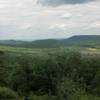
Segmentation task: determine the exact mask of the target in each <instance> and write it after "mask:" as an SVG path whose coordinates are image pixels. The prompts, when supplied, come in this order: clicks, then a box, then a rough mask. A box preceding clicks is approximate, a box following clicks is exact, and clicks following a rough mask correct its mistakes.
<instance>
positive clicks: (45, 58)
mask: <svg viewBox="0 0 100 100" xmlns="http://www.w3.org/2000/svg"><path fill="white" fill-rule="evenodd" d="M14 91H15V92H14ZM19 96H20V97H22V98H23V99H24V100H100V57H96V56H93V57H92V56H91V57H86V56H85V57H83V56H82V55H81V54H80V53H79V52H77V51H68V52H59V53H51V52H48V53H47V55H42V56H39V55H37V56H36V55H34V54H31V55H27V54H19V55H18V54H17V55H16V54H14V53H7V52H3V51H1V52H0V100H20V99H19Z"/></svg>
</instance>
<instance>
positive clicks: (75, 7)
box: [0, 0, 100, 40]
mask: <svg viewBox="0 0 100 100" xmlns="http://www.w3.org/2000/svg"><path fill="white" fill-rule="evenodd" d="M73 35H100V0H0V40H6V39H16V40H37V39H47V38H67V37H70V36H73Z"/></svg>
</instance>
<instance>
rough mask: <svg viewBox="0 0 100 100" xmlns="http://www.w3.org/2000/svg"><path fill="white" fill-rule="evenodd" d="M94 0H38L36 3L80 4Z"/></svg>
mask: <svg viewBox="0 0 100 100" xmlns="http://www.w3.org/2000/svg"><path fill="white" fill-rule="evenodd" d="M90 1H96V0H38V3H41V4H44V5H51V6H57V5H62V4H81V3H87V2H90Z"/></svg>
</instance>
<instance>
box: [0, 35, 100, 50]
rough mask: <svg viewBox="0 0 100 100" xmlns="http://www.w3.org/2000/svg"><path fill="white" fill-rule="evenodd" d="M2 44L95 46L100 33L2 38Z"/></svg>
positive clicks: (21, 45) (99, 39) (99, 42)
mask: <svg viewBox="0 0 100 100" xmlns="http://www.w3.org/2000/svg"><path fill="white" fill-rule="evenodd" d="M0 45H8V46H17V47H30V48H54V47H60V46H74V45H75V46H82V47H95V46H99V45H100V35H77V36H72V37H70V38H67V39H44V40H36V41H30V42H29V41H17V40H0Z"/></svg>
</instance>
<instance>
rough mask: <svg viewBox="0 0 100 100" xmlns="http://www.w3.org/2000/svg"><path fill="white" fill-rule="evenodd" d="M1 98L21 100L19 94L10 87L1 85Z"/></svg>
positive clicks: (2, 99)
mask: <svg viewBox="0 0 100 100" xmlns="http://www.w3.org/2000/svg"><path fill="white" fill-rule="evenodd" d="M0 100H21V99H20V98H19V96H18V94H17V93H16V92H14V91H12V90H11V89H9V88H5V87H0Z"/></svg>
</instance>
